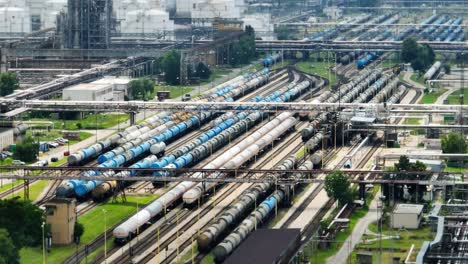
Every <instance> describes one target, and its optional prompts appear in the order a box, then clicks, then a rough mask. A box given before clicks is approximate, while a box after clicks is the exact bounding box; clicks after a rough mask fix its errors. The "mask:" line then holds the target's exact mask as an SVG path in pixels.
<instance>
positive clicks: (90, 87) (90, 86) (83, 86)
mask: <svg viewBox="0 0 468 264" xmlns="http://www.w3.org/2000/svg"><path fill="white" fill-rule="evenodd" d="M109 86H111V84H101V83H80V84H78V85H75V86H72V87H69V88H65V89H63V90H64V91H84V90H87V91H95V90H101V89H105V88H109Z"/></svg>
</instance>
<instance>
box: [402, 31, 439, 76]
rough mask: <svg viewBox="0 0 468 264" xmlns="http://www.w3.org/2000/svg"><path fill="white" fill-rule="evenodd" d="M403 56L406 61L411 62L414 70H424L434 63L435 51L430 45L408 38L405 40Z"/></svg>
mask: <svg viewBox="0 0 468 264" xmlns="http://www.w3.org/2000/svg"><path fill="white" fill-rule="evenodd" d="M401 58H402V59H403V61H404V62H409V63H411V67H412V68H413V69H414V70H417V71H420V72H422V71H424V70H426V69H428V68H429V67H430V66H431V65H432V64H433V63H434V61H435V53H434V50H433V49H432V48H431V47H430V46H429V45H427V44H424V45H419V44H418V43H417V42H416V40H414V39H412V38H407V39H405V40H404V41H403V48H402V50H401Z"/></svg>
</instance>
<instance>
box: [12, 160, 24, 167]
mask: <svg viewBox="0 0 468 264" xmlns="http://www.w3.org/2000/svg"><path fill="white" fill-rule="evenodd" d="M11 164H13V165H16V166H20V165H26V163H25V162H24V161H21V160H14V161H12V162H11Z"/></svg>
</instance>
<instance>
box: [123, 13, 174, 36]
mask: <svg viewBox="0 0 468 264" xmlns="http://www.w3.org/2000/svg"><path fill="white" fill-rule="evenodd" d="M120 29H121V33H124V34H132V33H139V34H157V35H159V36H161V38H162V37H164V38H165V39H171V38H172V36H173V33H174V21H172V20H170V19H169V13H167V12H166V11H162V10H158V9H151V10H135V11H131V12H127V14H126V16H125V20H124V21H122V23H121V27H120Z"/></svg>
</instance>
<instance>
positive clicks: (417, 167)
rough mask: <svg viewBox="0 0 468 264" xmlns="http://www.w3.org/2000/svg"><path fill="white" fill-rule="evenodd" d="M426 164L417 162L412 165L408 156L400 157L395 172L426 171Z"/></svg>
mask: <svg viewBox="0 0 468 264" xmlns="http://www.w3.org/2000/svg"><path fill="white" fill-rule="evenodd" d="M425 170H426V164H424V163H422V162H421V161H419V160H418V161H416V162H415V163H410V160H409V159H408V157H407V156H405V155H403V156H400V159H399V160H398V163H395V171H425Z"/></svg>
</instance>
